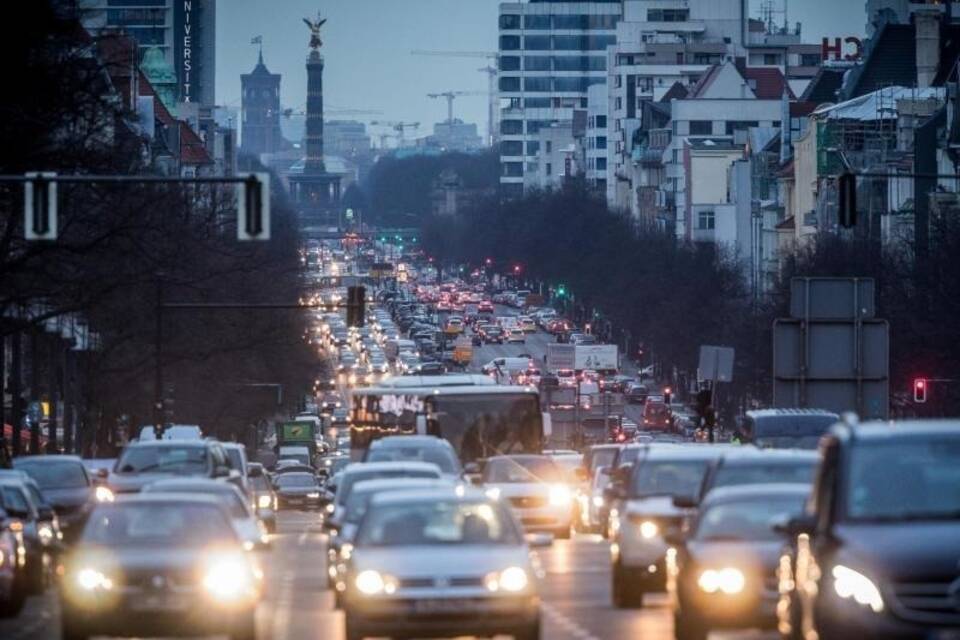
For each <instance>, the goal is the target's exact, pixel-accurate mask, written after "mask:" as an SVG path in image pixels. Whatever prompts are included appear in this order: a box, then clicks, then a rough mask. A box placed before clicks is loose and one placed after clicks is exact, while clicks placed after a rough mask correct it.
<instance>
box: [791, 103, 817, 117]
mask: <svg viewBox="0 0 960 640" xmlns="http://www.w3.org/2000/svg"><path fill="white" fill-rule="evenodd" d="M816 109H817V103H816V102H791V103H790V117H791V118H803V117H804V116H808V115H810V114H811V113H813V112H814V111H816Z"/></svg>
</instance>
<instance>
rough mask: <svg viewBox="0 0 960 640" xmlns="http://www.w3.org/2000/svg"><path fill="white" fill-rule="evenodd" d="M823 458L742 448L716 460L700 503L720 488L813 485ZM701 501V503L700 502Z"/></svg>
mask: <svg viewBox="0 0 960 640" xmlns="http://www.w3.org/2000/svg"><path fill="white" fill-rule="evenodd" d="M819 460H820V458H819V456H818V455H817V453H816V452H815V451H803V450H799V449H754V448H753V447H743V448H742V449H741V450H739V451H731V452H730V453H727V454H725V455H724V456H723V457H721V458H719V459H717V460H715V461H714V462H713V463H712V464H711V465H710V467H709V468H708V469H707V475H705V476H704V477H703V484H701V485H700V495H699V500H703V499H704V497H705V496H706V495H707V494H708V493H709V492H710V491H711V490H713V489H715V488H718V487H732V486H738V485H744V484H769V483H777V484H781V483H787V484H793V483H800V484H810V483H811V482H813V475H814V473H816V470H817V463H818V462H819ZM699 500H698V501H699Z"/></svg>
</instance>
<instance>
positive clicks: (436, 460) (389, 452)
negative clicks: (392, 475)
mask: <svg viewBox="0 0 960 640" xmlns="http://www.w3.org/2000/svg"><path fill="white" fill-rule="evenodd" d="M407 460H410V461H416V462H431V463H433V464H435V465H437V466H438V467H440V470H441V471H443V472H444V473H453V474H456V473H460V461H459V460H457V457H456V456H455V455H454V454H453V451H451V450H450V449H448V448H446V447H437V446H423V447H380V448H378V449H374V450H371V451H370V455H369V457H368V458H367V461H368V462H402V461H407Z"/></svg>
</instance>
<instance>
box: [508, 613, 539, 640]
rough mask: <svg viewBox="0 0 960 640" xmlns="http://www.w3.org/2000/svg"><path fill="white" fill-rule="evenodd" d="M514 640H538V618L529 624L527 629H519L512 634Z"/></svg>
mask: <svg viewBox="0 0 960 640" xmlns="http://www.w3.org/2000/svg"><path fill="white" fill-rule="evenodd" d="M513 638H514V640H540V617H539V616H538V617H537V619H536V621H535V622H533V623H531V624H530V625H529V626H528V627H525V628H523V629H520V630H519V631H517V632H516V633H514V634H513Z"/></svg>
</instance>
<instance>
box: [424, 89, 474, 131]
mask: <svg viewBox="0 0 960 640" xmlns="http://www.w3.org/2000/svg"><path fill="white" fill-rule="evenodd" d="M485 95H487V92H486V91H445V92H444V93H428V94H427V97H428V98H446V99H447V123H448V124H453V101H454V100H455V99H456V98H459V97H460V96H485Z"/></svg>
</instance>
